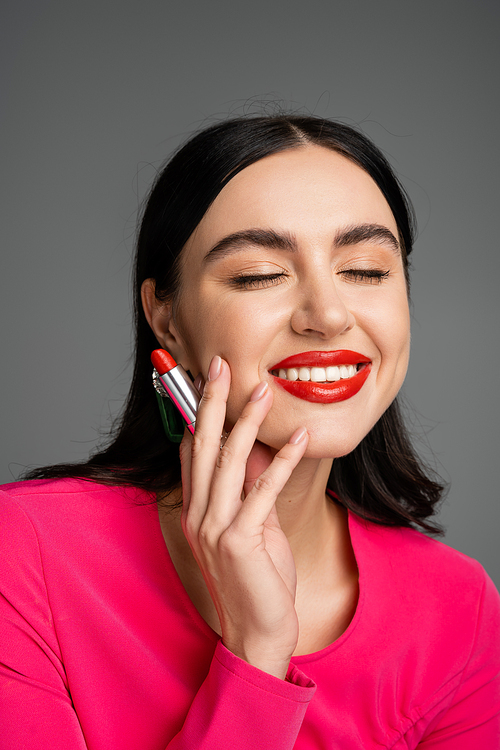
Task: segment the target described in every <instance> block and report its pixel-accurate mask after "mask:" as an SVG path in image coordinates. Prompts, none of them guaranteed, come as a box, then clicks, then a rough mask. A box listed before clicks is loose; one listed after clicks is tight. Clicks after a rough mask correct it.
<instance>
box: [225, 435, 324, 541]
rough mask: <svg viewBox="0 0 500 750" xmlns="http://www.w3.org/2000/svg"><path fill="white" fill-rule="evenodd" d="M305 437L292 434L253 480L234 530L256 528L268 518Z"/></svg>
mask: <svg viewBox="0 0 500 750" xmlns="http://www.w3.org/2000/svg"><path fill="white" fill-rule="evenodd" d="M308 442H309V435H308V433H307V431H306V430H305V429H304V428H299V429H298V430H296V431H295V432H294V434H293V435H292V437H291V438H290V440H289V441H288V443H287V444H286V445H285V446H284V447H283V448H282V449H281V450H280V451H278V453H277V454H276V455H275V457H274V459H273V461H272V463H271V464H270V466H269V467H268V468H267V469H266V470H265V471H264V472H263V473H262V474H261V475H260V477H258V478H257V479H256V480H255V483H254V486H253V488H252V489H251V491H250V492H249V493H248V495H247V497H246V498H245V501H244V503H243V504H242V506H241V510H240V512H239V513H238V516H237V518H236V519H235V522H234V527H235V530H237V529H238V528H239V527H240V524H242V525H244V526H246V527H247V528H248V526H254V527H260V526H262V524H264V523H265V522H266V521H267V519H268V518H269V514H270V513H271V511H272V509H273V507H274V505H275V503H276V500H277V498H278V495H279V494H280V492H281V491H282V490H283V488H284V486H285V485H286V483H287V481H288V480H289V479H290V476H291V474H292V472H293V470H294V469H295V467H296V466H297V464H298V463H299V461H300V460H301V458H302V457H303V455H304V453H305V450H306V448H307V444H308Z"/></svg>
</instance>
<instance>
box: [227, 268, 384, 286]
mask: <svg viewBox="0 0 500 750" xmlns="http://www.w3.org/2000/svg"><path fill="white" fill-rule="evenodd" d="M339 273H340V275H341V276H346V277H348V278H349V280H350V281H352V282H355V283H357V282H361V283H363V282H364V283H365V284H381V283H382V281H383V280H384V279H385V278H387V276H389V273H390V272H389V271H378V270H375V269H355V268H352V269H347V270H345V271H340V272H339ZM285 276H286V274H284V273H273V274H261V275H259V274H255V275H253V276H234V277H233V278H232V279H231V283H232V284H234V285H235V286H237V287H240V288H243V289H247V290H251V289H267V288H268V287H270V286H276V285H277V284H280V283H281V281H280V280H281V279H284V278H285Z"/></svg>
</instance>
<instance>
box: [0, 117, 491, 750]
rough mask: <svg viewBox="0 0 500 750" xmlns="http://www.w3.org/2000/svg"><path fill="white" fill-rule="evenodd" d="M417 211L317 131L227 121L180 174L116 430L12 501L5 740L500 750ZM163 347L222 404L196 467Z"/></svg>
mask: <svg viewBox="0 0 500 750" xmlns="http://www.w3.org/2000/svg"><path fill="white" fill-rule="evenodd" d="M410 216H411V215H410V213H409V208H408V204H407V202H406V200H405V197H404V193H403V191H402V189H401V187H400V186H399V184H398V182H397V180H396V178H395V177H394V175H393V173H392V171H391V169H390V167H389V165H388V164H387V162H386V160H385V159H384V157H383V156H382V155H381V153H380V152H379V151H378V150H377V149H376V148H375V147H374V146H373V145H372V144H371V143H370V142H369V141H368V140H367V139H366V138H365V137H364V136H362V135H360V134H359V133H357V132H356V131H354V130H352V129H350V128H348V127H346V126H343V125H340V124H338V123H332V122H329V121H326V120H321V119H317V118H310V117H297V116H279V117H262V118H253V119H242V120H233V121H229V122H226V123H222V124H220V125H216V126H214V127H212V128H209V129H208V130H206V131H204V132H201V133H200V134H198V135H197V136H195V137H194V138H193V139H191V141H189V142H188V143H187V144H186V145H185V146H184V147H183V148H182V149H181V150H180V151H179V152H178V153H177V154H176V155H175V156H174V158H173V159H172V160H171V162H170V163H169V164H168V165H167V167H166V168H165V170H164V171H163V172H162V174H161V175H160V176H159V178H158V180H157V182H156V185H155V186H154V188H153V190H152V192H151V195H150V197H149V200H148V203H147V205H146V208H145V211H144V216H143V219H142V226H141V230H140V234H139V240H138V253H137V266H136V292H137V294H136V319H137V346H136V364H135V372H134V378H133V383H132V388H131V392H130V395H129V398H128V401H127V404H126V408H125V411H124V416H123V418H122V421H121V424H120V426H119V429H118V431H117V434H116V436H115V437H114V440H113V442H112V443H111V445H110V446H109V447H108V448H107V449H106V450H103V451H101V452H100V453H98V454H97V455H95V456H93V457H92V458H91V459H90V460H89V461H88V462H87V463H86V464H84V465H77V466H56V467H49V468H47V469H43V470H39V471H37V472H34V474H33V475H32V478H35V479H36V480H37V481H35V482H33V481H31V482H21V483H17V484H14V485H10V486H7V487H6V488H5V491H4V493H2V506H1V507H2V524H3V528H4V530H5V534H4V536H3V540H4V545H5V551H4V558H5V563H4V564H3V566H2V573H1V586H2V589H1V590H2V593H3V599H2V629H3V635H2V646H1V648H2V655H1V659H0V662H1V663H2V665H4V666H2V668H1V673H0V674H1V677H2V692H1V696H2V698H1V700H2V701H3V710H2V717H3V718H2V719H1V720H0V721H2V722H3V725H2V727H1V728H2V732H1V733H0V737H1V739H0V748H7V747H8V748H9V749H11V750H13V749H14V748H21V747H23V748H40V747H50V748H52V749H54V750H58V749H59V748H61V749H62V748H64V749H65V750H68V749H69V750H74V749H75V750H76V749H77V748H78V750H80V749H81V748H88V749H89V750H100V749H101V748H106V750H109V748H115V747H116V748H120V750H124V749H125V748H130V749H132V748H134V749H135V748H137V750H149V748H151V750H153V748H154V749H155V750H156V749H157V750H160V749H162V748H169V750H174V749H175V750H177V749H178V748H225V747H231V748H232V747H235V748H245V749H246V748H273V750H274V749H276V750H282V749H283V750H284V749H285V748H292V747H295V748H297V749H298V750H305V749H306V748H346V749H347V748H356V749H358V750H359V748H364V749H366V748H380V747H385V748H415V747H417V746H418V747H419V748H440V750H457V748H471V747H485V748H486V747H488V748H494V747H500V744H499V738H500V719H499V714H500V675H499V673H500V649H499V643H498V641H499V639H498V632H499V630H498V628H499V624H500V603H499V597H498V593H497V592H496V590H495V588H494V586H493V584H492V583H491V581H490V580H489V578H488V577H487V576H486V574H485V573H484V571H483V569H482V568H481V566H480V565H479V564H478V563H476V562H475V561H472V560H470V559H468V558H466V557H465V556H463V555H461V554H460V553H458V552H455V551H453V550H451V549H449V548H447V547H445V546H444V545H442V544H441V543H439V542H436V541H434V540H431V539H429V538H428V537H427V536H424V535H423V534H422V533H420V532H419V531H417V530H415V529H416V528H420V529H423V530H426V531H430V532H432V531H436V530H437V527H436V526H435V525H433V524H432V522H431V521H430V520H429V519H430V517H431V516H432V514H433V511H434V507H435V505H436V503H437V501H438V500H439V497H440V494H441V490H442V488H441V486H440V485H439V484H437V483H436V482H434V481H433V480H432V479H431V478H429V476H428V475H427V474H426V472H425V471H424V469H423V468H422V467H421V465H420V464H419V462H418V459H417V458H416V456H415V454H414V453H413V451H412V449H411V446H410V443H409V439H408V436H407V434H406V432H405V430H404V426H403V424H402V421H401V419H400V416H399V411H398V407H397V402H396V400H395V399H396V396H397V393H398V390H399V388H400V387H401V384H402V382H403V379H404V376H405V372H406V368H407V364H408V353H409V338H410V331H409V314H408V255H409V253H410V252H411V249H412V226H411V219H410ZM158 346H160V347H161V348H163V349H166V350H167V351H168V352H169V353H170V355H172V356H173V357H174V359H175V360H176V361H177V362H179V363H180V364H182V365H183V366H184V367H185V369H186V370H188V371H189V372H190V373H191V374H192V375H193V376H196V379H195V383H196V385H197V387H198V389H199V390H200V393H202V394H203V396H202V399H201V403H200V407H199V411H198V415H197V422H196V430H195V433H194V436H191V434H190V433H189V432H188V431H186V432H185V435H184V438H183V440H182V443H181V445H180V461H179V445H178V443H177V442H176V440H177V436H176V433H177V431H178V428H177V429H176V428H175V426H173V419H174V412H173V407H171V406H170V405H169V404H168V401H167V402H165V401H163V400H162V398H161V397H160V396H158V395H157V394H156V392H155V391H154V390H153V388H152V385H151V365H150V354H151V351H152V350H153V349H156V348H158ZM159 405H160V408H161V411H163V413H164V419H163V420H162V417H161V416H160V410H159V409H158V406H159ZM164 425H165V427H166V430H167V433H165V431H164ZM221 435H223V439H222V442H221ZM227 435H228V437H227V440H226V436H227ZM221 446H222V447H221ZM181 466H182V468H181ZM89 480H92V481H89ZM158 509H159V512H158Z"/></svg>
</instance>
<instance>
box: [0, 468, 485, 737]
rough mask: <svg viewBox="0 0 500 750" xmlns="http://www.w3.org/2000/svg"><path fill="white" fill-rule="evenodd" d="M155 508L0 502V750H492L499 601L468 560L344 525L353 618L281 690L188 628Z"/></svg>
mask: <svg viewBox="0 0 500 750" xmlns="http://www.w3.org/2000/svg"><path fill="white" fill-rule="evenodd" d="M153 500H154V498H153V497H151V496H149V495H148V494H147V493H145V492H142V491H139V490H136V489H130V488H129V489H124V488H120V487H105V486H103V485H99V484H96V483H93V482H89V481H82V480H77V479H64V480H53V481H52V480H50V481H49V480H47V481H45V480H40V481H35V482H19V483H16V484H12V485H7V486H5V487H4V488H3V491H2V492H0V554H1V559H0V750H45V749H47V750H166V749H167V748H168V750H181V749H182V750H225V749H226V748H227V749H228V750H291V748H295V749H296V750H323V749H324V750H327V749H330V748H331V749H332V750H375V749H377V750H382V749H383V748H387V749H388V748H391V750H409V749H411V748H416V747H418V748H419V749H420V750H431V748H432V749H433V750H434V749H436V750H466V749H467V750H471V749H472V750H476V749H477V750H497V749H498V748H500V597H499V595H498V592H497V591H496V589H495V587H494V586H493V584H492V582H491V580H490V579H489V578H488V576H487V575H486V573H485V572H484V570H483V569H482V567H481V566H480V565H479V564H478V563H477V562H475V561H474V560H471V559H470V558H468V557H466V556H464V555H462V554H461V553H459V552H456V551H454V550H452V549H450V548H448V547H447V546H445V545H444V544H442V543H440V542H436V541H434V540H431V539H429V538H427V537H425V536H424V535H422V534H420V533H418V532H416V531H411V530H408V529H398V528H387V527H382V526H377V525H374V524H370V523H366V522H364V521H362V520H360V519H359V518H357V517H356V516H354V515H352V514H351V515H350V518H349V528H350V533H351V538H352V544H353V548H354V552H355V555H356V560H357V564H358V568H359V581H360V597H359V602H358V606H357V610H356V613H355V615H354V618H353V620H352V622H351V624H350V625H349V627H348V629H347V630H346V631H345V632H344V634H343V635H342V636H341V637H340V638H339V639H338V640H336V641H335V642H334V643H332V644H331V645H330V646H328V647H327V648H325V649H323V650H321V651H319V652H317V653H314V654H310V655H307V656H297V657H294V658H293V659H292V663H291V666H290V669H289V673H288V677H287V680H279V679H277V678H275V677H272V676H270V675H268V674H266V673H264V672H261V671H260V670H258V669H256V668H255V667H252V666H250V665H249V664H247V663H246V662H244V661H242V660H240V659H238V658H237V657H236V656H234V655H233V654H232V653H231V652H229V651H228V650H227V649H226V648H225V647H224V646H223V644H222V643H221V641H220V639H219V637H218V636H217V634H216V633H214V631H212V630H211V629H210V628H209V626H208V625H207V624H206V623H205V621H204V620H203V619H202V618H201V616H200V615H199V614H198V612H197V610H196V609H195V607H194V606H193V604H192V602H191V601H190V599H189V597H188V595H187V593H186V591H185V590H184V588H183V586H182V584H181V582H180V579H179V577H178V576H177V573H176V571H175V569H174V567H173V564H172V562H171V560H170V557H169V555H168V551H167V548H166V546H165V543H164V540H163V536H162V533H161V528H160V524H159V519H158V511H157V508H156V505H155V504H154V502H153Z"/></svg>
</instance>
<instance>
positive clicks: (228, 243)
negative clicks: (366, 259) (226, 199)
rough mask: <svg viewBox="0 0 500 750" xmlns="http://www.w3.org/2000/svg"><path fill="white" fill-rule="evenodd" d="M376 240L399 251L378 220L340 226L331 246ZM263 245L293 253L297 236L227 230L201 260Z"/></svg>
mask: <svg viewBox="0 0 500 750" xmlns="http://www.w3.org/2000/svg"><path fill="white" fill-rule="evenodd" d="M370 240H375V241H376V242H378V243H381V244H385V245H389V246H390V247H391V249H392V250H393V251H394V252H395V253H400V252H401V248H400V245H399V242H398V240H397V239H396V237H395V236H394V234H393V233H392V232H391V230H390V229H388V228H387V227H384V226H382V225H381V224H359V225H357V226H351V227H347V228H346V229H342V230H340V231H339V232H338V233H337V235H336V236H335V239H334V243H333V244H334V247H348V246H349V245H358V244H359V243H361V242H367V241H370ZM249 245H251V246H255V247H265V248H268V249H270V250H284V251H286V252H289V253H295V252H297V249H298V244H297V241H296V239H295V238H294V236H293V235H292V234H290V233H289V232H276V231H275V230H274V229H243V230H241V231H239V232H233V233H232V234H228V235H227V236H226V237H223V238H222V239H221V240H219V241H218V242H217V243H216V244H215V245H214V246H213V247H212V248H211V249H210V250H209V251H208V253H207V254H206V255H205V257H204V259H203V260H204V262H207V263H210V262H212V261H214V260H218V259H220V258H223V257H225V256H227V255H230V254H232V253H236V252H239V251H240V250H244V249H246V248H248V246H249Z"/></svg>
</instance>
